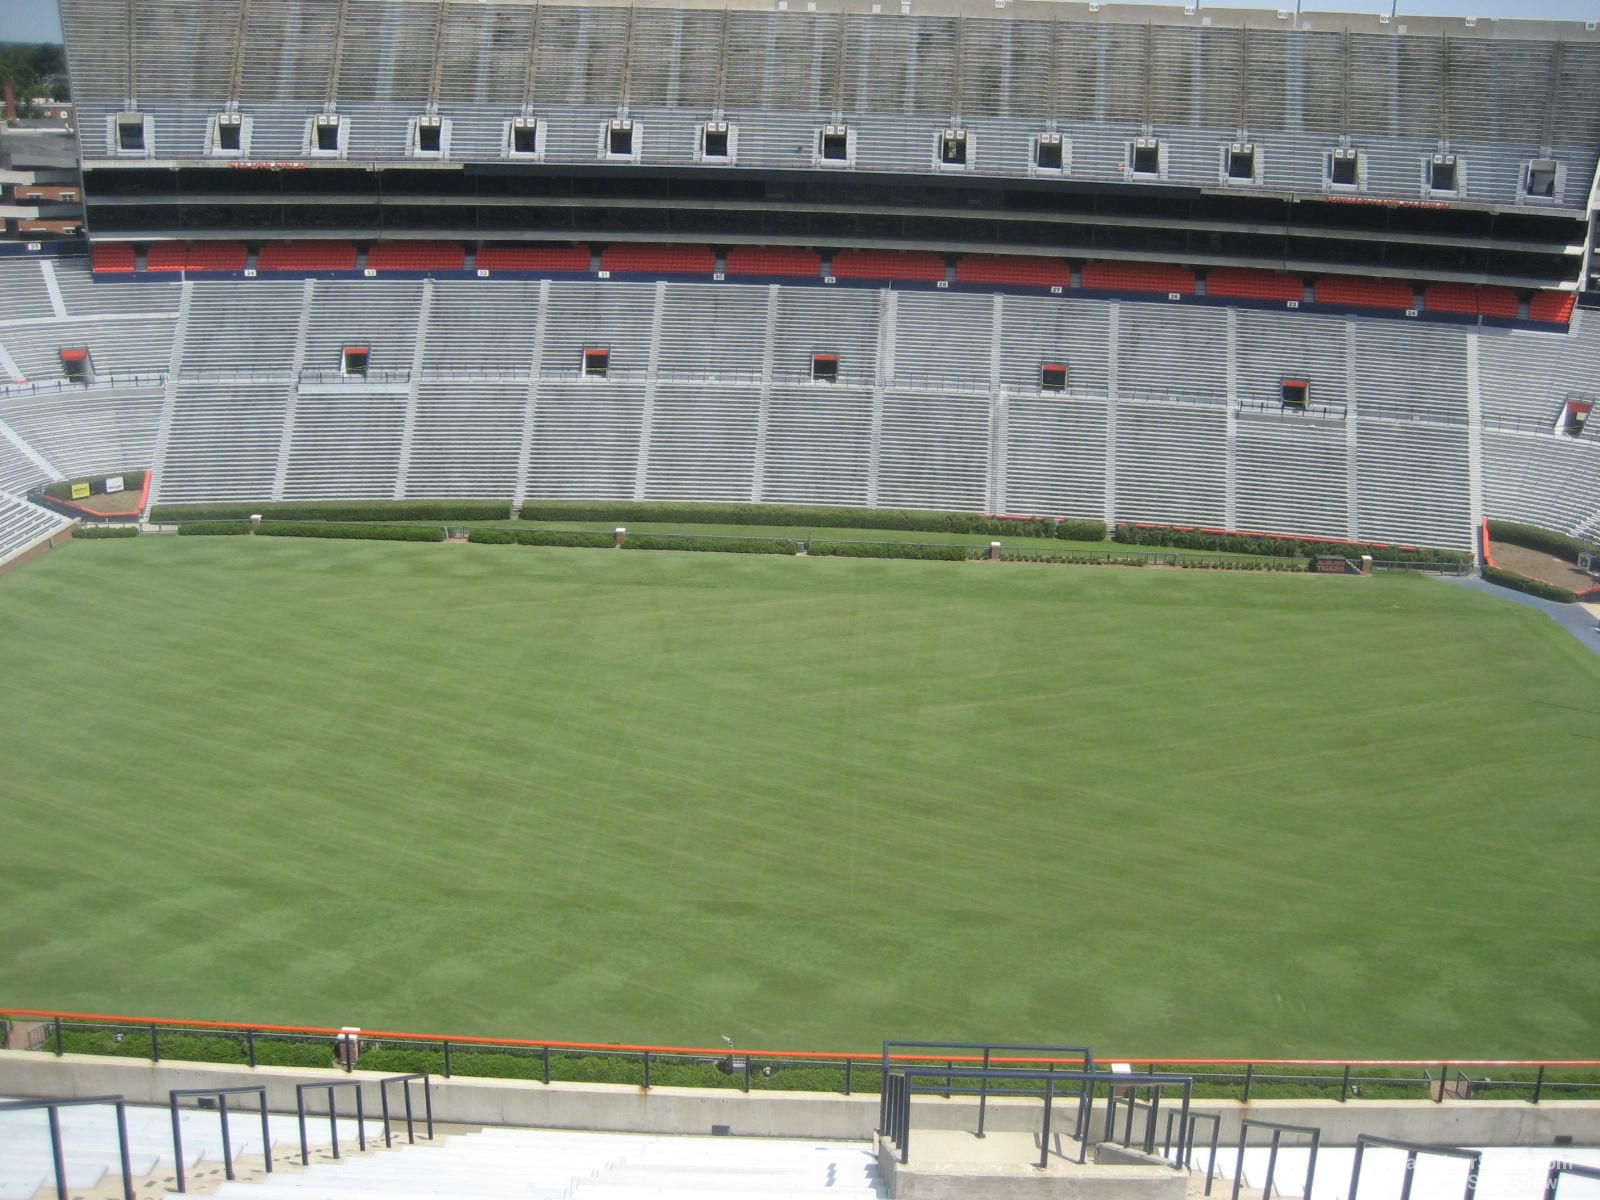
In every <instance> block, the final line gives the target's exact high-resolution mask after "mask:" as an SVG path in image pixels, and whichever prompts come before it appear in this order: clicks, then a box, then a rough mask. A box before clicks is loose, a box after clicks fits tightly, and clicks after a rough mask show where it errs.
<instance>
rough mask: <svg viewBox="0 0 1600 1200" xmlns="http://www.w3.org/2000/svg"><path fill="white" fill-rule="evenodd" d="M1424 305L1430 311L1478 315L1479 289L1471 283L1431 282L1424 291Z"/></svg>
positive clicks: (1470, 315)
mask: <svg viewBox="0 0 1600 1200" xmlns="http://www.w3.org/2000/svg"><path fill="white" fill-rule="evenodd" d="M1422 306H1423V307H1424V308H1425V309H1427V310H1428V311H1429V312H1439V313H1462V314H1464V315H1466V316H1469V317H1475V316H1477V315H1478V289H1477V288H1475V287H1473V286H1472V285H1471V284H1470V283H1430V284H1429V285H1428V286H1427V287H1426V288H1424V289H1423V291H1422Z"/></svg>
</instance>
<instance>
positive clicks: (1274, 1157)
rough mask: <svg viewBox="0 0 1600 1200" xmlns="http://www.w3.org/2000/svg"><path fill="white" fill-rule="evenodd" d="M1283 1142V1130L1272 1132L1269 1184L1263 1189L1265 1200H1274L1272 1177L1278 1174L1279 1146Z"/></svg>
mask: <svg viewBox="0 0 1600 1200" xmlns="http://www.w3.org/2000/svg"><path fill="white" fill-rule="evenodd" d="M1282 1141H1283V1130H1281V1129H1274V1130H1273V1131H1272V1149H1270V1150H1268V1151H1267V1184H1266V1187H1265V1188H1263V1189H1262V1192H1261V1195H1262V1198H1263V1200H1272V1177H1273V1176H1274V1175H1276V1174H1277V1173H1278V1144H1279V1143H1280V1142H1282Z"/></svg>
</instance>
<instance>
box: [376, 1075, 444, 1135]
mask: <svg viewBox="0 0 1600 1200" xmlns="http://www.w3.org/2000/svg"><path fill="white" fill-rule="evenodd" d="M419 1079H420V1080H421V1081H422V1103H423V1105H424V1106H425V1107H426V1109H427V1114H428V1140H429V1141H430V1142H431V1141H432V1140H433V1093H432V1092H431V1091H429V1090H428V1087H429V1084H430V1082H431V1079H430V1077H429V1076H428V1075H427V1074H426V1073H423V1074H417V1075H389V1076H387V1077H385V1078H383V1079H380V1080H378V1099H379V1100H380V1101H381V1103H382V1104H383V1144H384V1145H385V1146H392V1145H394V1139H393V1138H392V1137H391V1136H390V1134H389V1085H390V1084H391V1083H398V1084H399V1085H400V1087H401V1092H402V1093H403V1094H404V1096H405V1099H406V1138H407V1141H408V1144H410V1145H413V1146H415V1145H416V1144H417V1131H416V1127H415V1125H414V1124H413V1123H412V1116H411V1085H412V1084H413V1083H414V1082H416V1081H417V1080H419ZM359 1094H360V1093H359V1092H358V1093H357V1095H359Z"/></svg>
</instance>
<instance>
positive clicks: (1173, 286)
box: [1083, 262, 1196, 296]
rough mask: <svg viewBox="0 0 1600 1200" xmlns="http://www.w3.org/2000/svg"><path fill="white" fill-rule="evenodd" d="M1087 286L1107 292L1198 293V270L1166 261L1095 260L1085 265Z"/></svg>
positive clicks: (1084, 282)
mask: <svg viewBox="0 0 1600 1200" xmlns="http://www.w3.org/2000/svg"><path fill="white" fill-rule="evenodd" d="M1083 286H1084V287H1086V288H1094V289H1097V290H1099V291H1107V292H1177V293H1179V294H1180V295H1184V296H1192V295H1194V293H1195V287H1196V285H1195V279H1194V272H1193V271H1191V270H1189V268H1187V267H1173V266H1168V265H1166V264H1165V263H1136V262H1126V263H1125V262H1109V263H1101V262H1092V263H1085V264H1084V266H1083Z"/></svg>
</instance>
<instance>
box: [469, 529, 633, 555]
mask: <svg viewBox="0 0 1600 1200" xmlns="http://www.w3.org/2000/svg"><path fill="white" fill-rule="evenodd" d="M477 532H479V531H478V530H473V533H477ZM482 532H485V533H509V534H511V536H512V540H514V541H515V542H516V543H517V545H519V546H569V547H578V548H581V549H589V550H605V549H609V548H613V547H615V546H616V544H617V537H616V534H614V533H599V532H591V531H588V530H583V529H495V530H483V531H482ZM468 537H469V539H470V540H472V541H474V542H476V541H478V540H479V539H478V538H476V537H473V536H472V535H471V534H469V535H468ZM486 540H492V541H499V540H500V539H498V538H493V539H486Z"/></svg>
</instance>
